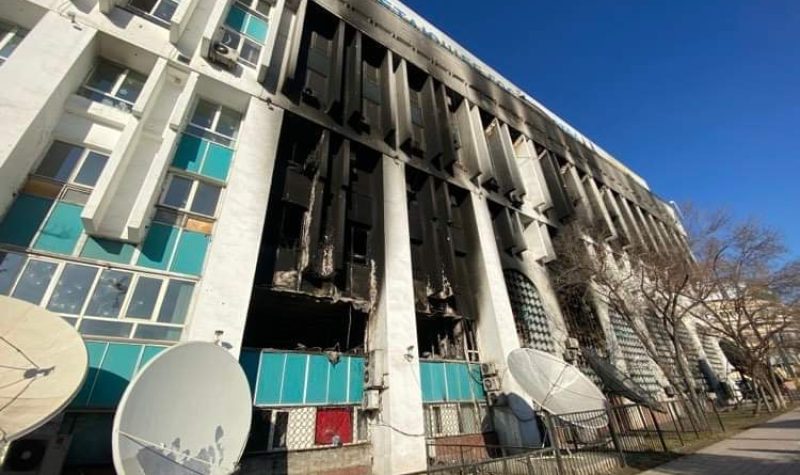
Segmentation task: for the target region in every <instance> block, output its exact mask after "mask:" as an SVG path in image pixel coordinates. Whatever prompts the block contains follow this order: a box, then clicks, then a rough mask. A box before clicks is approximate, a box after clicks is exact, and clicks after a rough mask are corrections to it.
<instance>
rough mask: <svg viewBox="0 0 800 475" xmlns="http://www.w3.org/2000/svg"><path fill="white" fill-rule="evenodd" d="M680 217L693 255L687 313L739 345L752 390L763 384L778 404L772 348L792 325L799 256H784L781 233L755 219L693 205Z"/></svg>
mask: <svg viewBox="0 0 800 475" xmlns="http://www.w3.org/2000/svg"><path fill="white" fill-rule="evenodd" d="M686 224H687V227H688V228H689V229H690V233H689V234H690V236H691V238H692V240H691V245H692V250H693V253H694V256H695V260H696V264H695V269H696V273H695V279H694V282H693V283H692V288H691V291H690V292H688V293H687V296H689V298H691V299H692V301H693V304H694V305H692V313H693V314H694V315H695V317H697V318H698V319H699V320H700V321H701V322H702V323H703V324H704V325H705V326H706V327H707V328H708V329H710V330H711V331H712V332H713V333H715V334H716V335H717V336H720V337H722V338H724V339H725V340H727V341H728V343H729V344H731V345H733V346H734V347H735V348H736V349H737V352H738V355H739V359H741V360H742V362H743V363H742V364H743V366H744V368H742V369H743V370H744V372H745V373H746V374H747V375H748V376H750V378H751V379H752V381H753V383H754V385H755V388H754V389H755V391H756V393H757V394H760V393H762V392H763V391H766V392H767V393H768V394H769V395H770V397H771V399H772V400H773V401H774V402H775V404H776V405H777V406H779V407H780V406H784V405H785V402H784V400H783V397H782V395H781V391H780V388H779V386H778V384H776V381H775V372H774V371H773V370H772V358H771V356H773V355H776V354H777V352H778V351H782V350H783V349H782V348H779V347H778V346H777V345H778V344H780V343H781V341H782V338H781V336H783V334H784V333H786V332H787V331H789V330H792V329H795V328H797V326H798V313H800V312H798V309H799V308H800V261H797V260H795V261H791V260H789V259H787V257H788V250H787V248H786V246H785V245H784V241H783V237H782V236H781V234H780V233H778V232H777V231H775V230H773V229H770V228H768V227H766V226H764V225H762V224H761V223H759V222H758V221H756V220H747V221H743V222H737V221H735V220H733V219H730V218H729V217H728V216H727V215H726V214H725V213H720V212H716V213H712V214H703V213H702V212H698V211H691V212H690V213H688V215H687V219H686ZM759 401H760V399H759ZM759 407H760V404H758V405H757V406H756V411H758V409H759Z"/></svg>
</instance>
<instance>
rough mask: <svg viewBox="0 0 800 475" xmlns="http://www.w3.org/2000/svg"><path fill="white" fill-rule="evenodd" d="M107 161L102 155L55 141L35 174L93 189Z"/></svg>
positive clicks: (105, 156) (106, 157)
mask: <svg viewBox="0 0 800 475" xmlns="http://www.w3.org/2000/svg"><path fill="white" fill-rule="evenodd" d="M107 161H108V156H107V155H103V154H102V153H98V152H95V151H92V150H89V149H86V148H83V147H80V146H78V145H72V144H68V143H66V142H59V141H55V142H53V145H51V146H50V149H49V150H48V151H47V154H45V156H44V158H43V159H42V163H40V164H39V168H37V169H36V172H35V173H34V174H35V175H39V176H43V177H47V178H51V179H53V180H55V181H60V182H63V183H73V184H76V185H82V186H85V187H88V188H93V187H94V185H95V184H97V180H98V179H99V178H100V173H102V171H103V168H105V166H106V162H107Z"/></svg>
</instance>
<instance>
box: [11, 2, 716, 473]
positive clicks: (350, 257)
mask: <svg viewBox="0 0 800 475" xmlns="http://www.w3.org/2000/svg"><path fill="white" fill-rule="evenodd" d="M56 3H58V5H56ZM0 90H2V91H3V95H4V98H5V103H4V107H3V112H2V113H3V114H4V120H3V123H4V127H3V128H2V131H0V137H1V138H2V143H3V144H6V145H5V146H4V147H3V148H2V150H0V293H2V294H4V295H10V296H13V297H15V298H19V299H23V300H27V301H29V302H32V303H35V304H38V305H41V306H43V307H46V308H47V309H49V310H51V311H53V312H56V313H58V314H59V315H62V316H63V318H64V319H65V320H66V321H68V322H69V323H70V324H72V325H73V326H75V328H76V329H77V330H78V331H79V332H80V333H81V334H82V335H83V337H84V339H85V342H86V347H87V351H88V354H89V362H90V371H89V374H88V377H87V381H86V382H85V385H84V387H83V389H82V390H81V392H80V393H79V394H78V396H77V397H76V398H75V400H74V401H73V402H72V403H71V404H70V406H69V407H68V408H66V409H65V411H64V412H63V414H61V415H60V416H59V417H58V418H57V419H56V420H54V421H53V423H52V424H50V425H48V426H47V427H45V428H43V429H42V430H40V431H39V432H37V433H35V434H33V435H31V436H29V437H28V439H26V441H25V443H27V444H30V445H31V446H35V447H39V449H41V450H39V449H37V451H36V452H35V453H36V454H37V455H36V457H37V458H36V459H35V460H34V461H32V462H29V463H28V465H25V467H27V468H25V470H27V471H26V472H25V473H29V472H34V473H44V472H36V470H46V469H44V468H42V467H53V466H58V467H61V466H63V470H64V473H83V472H81V471H82V470H98V473H103V472H102V470H104V469H105V470H107V469H108V467H109V466H110V463H111V458H110V457H111V456H110V450H111V449H110V443H111V442H110V436H109V431H110V427H111V421H112V420H113V416H114V410H115V407H116V405H117V403H118V402H119V398H120V396H121V395H122V393H123V391H124V389H125V387H126V385H127V383H128V382H129V381H130V379H131V378H132V377H133V376H134V375H135V374H136V373H137V372H138V371H139V369H140V368H141V367H142V366H143V365H144V364H145V363H146V362H147V361H148V360H149V359H150V358H152V357H153V356H155V355H156V354H158V353H159V352H160V351H162V350H163V349H164V348H167V347H169V346H170V345H173V344H175V343H177V342H181V341H188V340H209V341H211V340H215V339H216V340H218V341H219V342H220V344H222V345H223V346H225V347H226V348H228V349H229V351H230V352H231V354H232V355H233V356H235V357H236V358H238V359H239V361H240V362H241V365H242V367H243V368H244V370H245V372H246V373H247V375H248V378H249V380H250V383H251V390H252V393H253V394H252V395H253V422H252V428H251V437H250V441H249V444H248V447H247V449H246V451H245V455H244V457H243V459H242V467H241V473H287V472H288V473H311V472H313V473H326V471H330V472H331V473H332V472H336V471H337V470H343V469H348V470H352V471H354V473H355V472H357V473H386V474H388V473H405V472H412V471H415V470H422V469H424V468H425V465H426V440H428V439H444V440H448V441H452V442H454V443H465V444H484V443H491V442H498V443H503V444H506V445H514V446H519V445H528V444H535V443H537V442H538V440H537V437H538V432H537V428H536V427H535V423H534V422H531V421H526V420H520V419H518V418H517V417H516V416H515V413H514V411H513V410H512V409H511V408H510V407H509V405H508V395H512V394H520V390H519V388H518V387H517V385H516V383H515V382H514V381H513V379H512V378H510V377H509V376H508V373H507V371H506V356H507V355H508V353H509V352H510V351H511V350H513V349H515V348H518V347H520V346H529V347H532V348H537V349H541V350H543V351H548V352H551V353H553V354H556V355H562V354H565V351H566V352H568V351H569V350H570V349H571V348H570V346H571V343H570V342H572V341H573V340H574V341H577V344H579V345H581V346H588V347H592V348H595V349H602V350H603V351H606V352H614V351H616V352H617V353H619V356H620V358H622V359H623V360H629V361H631V362H632V363H631V364H632V365H633V362H635V361H638V360H637V358H639V359H641V358H642V355H641V347H640V345H638V346H637V344H636V342H635V341H633V342H632V341H629V340H630V337H631V333H630V331H629V330H628V329H625V328H623V326H622V323H619V322H616V320H614V321H612V319H611V318H610V317H609V316H608V315H605V314H603V312H598V311H597V310H596V309H595V308H594V306H593V302H592V301H591V299H590V298H589V297H588V292H587V290H586V289H582V288H581V289H579V288H576V289H574V290H575V292H573V293H572V294H570V295H556V292H555V291H554V290H553V287H552V285H551V281H550V270H549V266H550V263H552V262H553V261H555V260H556V259H557V258H558V256H557V255H556V254H555V251H554V249H553V244H552V241H551V237H552V236H554V235H555V233H557V232H558V229H559V228H560V227H561V226H562V224H563V223H565V222H568V221H569V220H573V219H580V220H583V221H585V222H587V223H591V224H592V225H596V226H598V227H600V228H602V229H603V232H604V233H605V236H606V237H607V241H608V243H609V245H611V246H615V247H617V248H623V247H625V246H627V245H629V244H631V243H638V244H639V245H642V246H650V247H653V248H656V249H658V248H665V247H666V246H672V245H678V244H679V243H681V242H682V240H683V234H682V233H683V231H682V229H681V226H680V223H679V222H678V221H677V219H676V218H675V215H674V212H673V210H672V209H671V208H670V207H669V206H668V205H667V204H666V203H665V202H663V201H662V200H660V199H659V198H657V197H656V196H655V195H654V194H653V193H652V192H651V191H650V190H649V189H648V187H647V184H646V183H645V181H644V180H642V179H641V178H640V177H638V176H637V175H636V174H635V173H634V172H632V171H631V170H629V169H628V168H626V167H625V166H624V165H622V164H621V163H620V162H618V161H617V160H615V159H614V158H613V157H611V156H610V155H609V154H607V153H606V152H604V151H603V150H602V149H600V148H599V147H598V146H596V145H595V144H593V143H592V142H591V141H589V140H588V139H587V138H585V137H584V136H583V135H581V134H580V133H578V132H577V131H576V130H574V129H573V128H571V127H570V126H569V125H567V124H566V123H565V122H564V121H563V120H561V119H560V118H558V117H557V116H555V115H554V114H553V113H551V112H550V111H548V110H547V109H546V108H545V107H544V106H542V105H541V104H539V103H538V102H536V101H535V100H534V99H533V98H531V97H530V96H528V95H527V94H525V93H524V92H523V91H521V90H519V89H518V88H517V87H516V86H514V85H513V84H511V83H509V82H508V81H506V80H504V79H502V76H501V75H500V74H498V73H497V72H495V71H493V70H491V68H489V67H488V66H486V65H485V64H484V63H482V62H481V61H480V60H478V59H477V58H475V57H474V56H472V55H471V54H470V53H468V52H467V51H466V50H464V49H463V48H461V47H460V46H458V44H457V43H456V42H455V41H453V40H452V39H450V38H449V37H447V36H446V35H444V34H443V33H441V32H440V31H439V30H437V29H436V28H435V27H433V26H432V25H430V24H429V23H428V22H426V21H424V20H423V19H422V18H420V17H419V16H418V15H416V14H415V13H413V12H412V11H410V10H409V9H408V8H406V7H405V6H403V5H402V4H401V3H399V2H396V1H394V0H377V1H375V0H357V1H341V0H225V1H212V0H181V1H180V2H177V1H173V0H150V1H144V0H89V1H81V2H52V1H48V0H17V1H15V2H3V3H2V5H0ZM573 294H574V295H573ZM620 335H623V336H624V337H625V338H627V340H626V341H625V342H624V343H620V344H622V345H623V346H622V349H621V350H620V349H619V345H618V344H617V340H618V339H622V337H621V336H620ZM634 338H635V336H634ZM696 352H697V353H698V354H701V353H702V352H703V348H702V347H698V348H696ZM623 353H624V355H623ZM631 371H633V369H631ZM636 372H637V373H636V374H637V377H638V378H640V379H641V380H642V381H647V382H648V383H649V384H650V385H651V386H658V383H656V382H654V381H655V376H654V375H653V368H652V365H649V364H644V365H641V366H639V367H637V368H636ZM37 444H38V445H37ZM14 463H16V462H15V461H14V460H11V462H8V461H7V464H6V467H5V468H4V469H3V470H4V471H3V472H2V473H17V472H15V471H14V470H16V469H15V468H14V467H16V466H18V465H14ZM337 473H341V472H337Z"/></svg>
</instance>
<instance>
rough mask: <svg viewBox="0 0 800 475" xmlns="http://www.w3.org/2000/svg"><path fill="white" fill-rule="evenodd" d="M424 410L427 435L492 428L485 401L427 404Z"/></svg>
mask: <svg viewBox="0 0 800 475" xmlns="http://www.w3.org/2000/svg"><path fill="white" fill-rule="evenodd" d="M424 411H425V435H426V436H427V437H429V438H432V437H448V436H455V435H466V434H480V433H483V432H490V431H491V430H492V425H491V420H490V418H489V415H488V411H487V408H486V405H485V404H483V403H460V404H459V403H443V404H426V405H425V406H424Z"/></svg>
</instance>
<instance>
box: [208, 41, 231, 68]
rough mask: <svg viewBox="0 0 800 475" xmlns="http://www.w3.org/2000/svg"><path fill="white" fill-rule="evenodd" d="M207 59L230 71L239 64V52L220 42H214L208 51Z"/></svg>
mask: <svg viewBox="0 0 800 475" xmlns="http://www.w3.org/2000/svg"><path fill="white" fill-rule="evenodd" d="M208 59H209V60H211V61H213V62H214V63H217V64H219V65H220V66H223V67H225V68H226V69H228V70H231V69H234V68H235V67H236V65H237V64H238V62H239V52H238V51H236V50H235V49H233V48H231V47H230V46H227V45H224V44H222V42H221V41H214V42H213V43H211V48H210V49H209V51H208Z"/></svg>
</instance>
